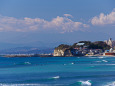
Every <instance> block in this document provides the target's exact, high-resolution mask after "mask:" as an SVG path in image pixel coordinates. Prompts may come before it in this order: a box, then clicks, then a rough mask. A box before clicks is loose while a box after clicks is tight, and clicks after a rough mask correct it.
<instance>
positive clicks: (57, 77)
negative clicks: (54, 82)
mask: <svg viewBox="0 0 115 86" xmlns="http://www.w3.org/2000/svg"><path fill="white" fill-rule="evenodd" d="M52 78H53V79H59V78H60V76H55V77H52Z"/></svg>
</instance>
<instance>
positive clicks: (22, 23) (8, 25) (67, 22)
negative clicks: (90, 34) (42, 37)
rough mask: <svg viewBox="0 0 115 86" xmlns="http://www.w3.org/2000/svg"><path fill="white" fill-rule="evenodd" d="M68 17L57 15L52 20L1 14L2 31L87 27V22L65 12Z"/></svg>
mask: <svg viewBox="0 0 115 86" xmlns="http://www.w3.org/2000/svg"><path fill="white" fill-rule="evenodd" d="M64 15H65V16H66V17H60V16H57V17H56V18H53V19H52V20H51V21H47V20H44V19H41V18H34V19H32V18H28V17H25V18H23V19H17V18H14V17H7V16H0V31H17V32H27V31H39V30H41V31H42V30H57V31H59V32H72V31H75V30H81V29H82V28H87V27H88V25H87V24H83V23H82V22H75V21H72V20H71V19H69V18H67V17H68V16H71V15H70V14H64Z"/></svg>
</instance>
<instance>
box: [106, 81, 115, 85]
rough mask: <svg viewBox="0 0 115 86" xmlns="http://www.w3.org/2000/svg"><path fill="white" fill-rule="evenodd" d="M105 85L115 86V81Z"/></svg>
mask: <svg viewBox="0 0 115 86" xmlns="http://www.w3.org/2000/svg"><path fill="white" fill-rule="evenodd" d="M104 86H115V81H113V82H111V83H107V85H104Z"/></svg>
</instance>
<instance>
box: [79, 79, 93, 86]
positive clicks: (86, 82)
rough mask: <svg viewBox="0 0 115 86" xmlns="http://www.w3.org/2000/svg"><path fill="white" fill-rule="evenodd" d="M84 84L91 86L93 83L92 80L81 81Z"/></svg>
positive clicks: (83, 85) (84, 85)
mask: <svg viewBox="0 0 115 86" xmlns="http://www.w3.org/2000/svg"><path fill="white" fill-rule="evenodd" d="M80 82H81V85H82V86H91V85H92V83H91V82H90V80H87V81H80Z"/></svg>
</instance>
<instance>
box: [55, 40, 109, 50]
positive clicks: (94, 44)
mask: <svg viewBox="0 0 115 86" xmlns="http://www.w3.org/2000/svg"><path fill="white" fill-rule="evenodd" d="M78 43H84V44H83V45H77V44H78ZM78 43H74V44H73V45H67V44H61V45H59V46H58V47H56V48H55V49H61V50H64V49H73V48H83V47H85V48H87V49H102V50H108V49H110V46H109V45H107V44H106V43H105V42H103V41H96V42H91V41H79V42H78Z"/></svg>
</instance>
